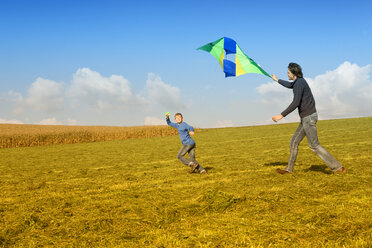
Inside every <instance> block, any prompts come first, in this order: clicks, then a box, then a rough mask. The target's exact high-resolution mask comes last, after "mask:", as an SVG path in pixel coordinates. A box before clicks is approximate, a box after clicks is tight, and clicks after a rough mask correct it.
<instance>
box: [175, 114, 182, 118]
mask: <svg viewBox="0 0 372 248" xmlns="http://www.w3.org/2000/svg"><path fill="white" fill-rule="evenodd" d="M177 115H179V116H181V117H182V118H183V116H182V114H181V113H176V114H175V115H174V116H175V117H176V116H177Z"/></svg>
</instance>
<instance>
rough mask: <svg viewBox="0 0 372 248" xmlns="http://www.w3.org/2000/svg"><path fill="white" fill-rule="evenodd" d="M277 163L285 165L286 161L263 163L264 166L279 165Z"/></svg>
mask: <svg viewBox="0 0 372 248" xmlns="http://www.w3.org/2000/svg"><path fill="white" fill-rule="evenodd" d="M279 165H287V162H270V163H266V164H265V166H279Z"/></svg>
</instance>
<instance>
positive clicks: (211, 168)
mask: <svg viewBox="0 0 372 248" xmlns="http://www.w3.org/2000/svg"><path fill="white" fill-rule="evenodd" d="M204 169H206V170H207V171H210V170H213V167H204Z"/></svg>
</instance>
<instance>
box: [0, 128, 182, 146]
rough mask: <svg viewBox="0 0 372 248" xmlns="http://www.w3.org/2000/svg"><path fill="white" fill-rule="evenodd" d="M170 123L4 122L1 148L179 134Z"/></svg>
mask: <svg viewBox="0 0 372 248" xmlns="http://www.w3.org/2000/svg"><path fill="white" fill-rule="evenodd" d="M176 134H177V130H176V129H175V128H171V127H169V126H166V125H164V126H138V127H107V126H58V125H21V124H0V148H11V147H28V146H41V145H52V144H72V143H84V142H96V141H108V140H124V139H131V138H149V137H162V136H169V135H176Z"/></svg>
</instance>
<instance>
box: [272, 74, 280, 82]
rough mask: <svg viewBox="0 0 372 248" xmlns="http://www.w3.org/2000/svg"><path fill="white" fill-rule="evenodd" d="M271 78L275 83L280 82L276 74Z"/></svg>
mask: <svg viewBox="0 0 372 248" xmlns="http://www.w3.org/2000/svg"><path fill="white" fill-rule="evenodd" d="M271 78H272V79H274V81H277V82H278V81H279V79H278V77H277V76H276V75H275V74H273V75H271Z"/></svg>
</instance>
